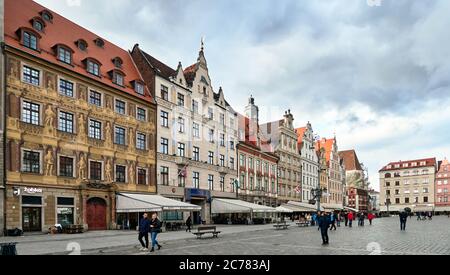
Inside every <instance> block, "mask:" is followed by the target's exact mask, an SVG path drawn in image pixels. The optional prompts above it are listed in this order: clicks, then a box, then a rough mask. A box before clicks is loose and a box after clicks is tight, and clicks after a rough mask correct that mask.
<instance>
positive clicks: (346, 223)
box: [344, 213, 350, 227]
mask: <svg viewBox="0 0 450 275" xmlns="http://www.w3.org/2000/svg"><path fill="white" fill-rule="evenodd" d="M348 215H350V213H344V219H345V227H347V226H348Z"/></svg>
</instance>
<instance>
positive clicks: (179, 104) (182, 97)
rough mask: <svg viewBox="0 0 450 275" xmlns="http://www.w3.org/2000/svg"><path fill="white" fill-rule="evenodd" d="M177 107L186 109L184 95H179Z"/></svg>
mask: <svg viewBox="0 0 450 275" xmlns="http://www.w3.org/2000/svg"><path fill="white" fill-rule="evenodd" d="M177 105H178V106H181V107H184V95H183V94H178V96H177Z"/></svg>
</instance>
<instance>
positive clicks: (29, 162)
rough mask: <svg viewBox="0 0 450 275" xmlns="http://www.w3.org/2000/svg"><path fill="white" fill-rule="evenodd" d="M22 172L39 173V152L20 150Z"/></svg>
mask: <svg viewBox="0 0 450 275" xmlns="http://www.w3.org/2000/svg"><path fill="white" fill-rule="evenodd" d="M22 172H24V173H31V174H40V173H41V152H40V151H34V150H27V149H24V150H22Z"/></svg>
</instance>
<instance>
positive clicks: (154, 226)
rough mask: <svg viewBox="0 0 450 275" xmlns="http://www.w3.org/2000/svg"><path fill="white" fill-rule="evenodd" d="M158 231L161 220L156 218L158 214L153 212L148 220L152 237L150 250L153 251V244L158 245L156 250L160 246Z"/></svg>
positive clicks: (159, 230)
mask: <svg viewBox="0 0 450 275" xmlns="http://www.w3.org/2000/svg"><path fill="white" fill-rule="evenodd" d="M159 233H161V221H160V220H159V219H158V214H157V213H154V214H153V215H152V219H151V221H150V234H151V237H152V250H150V252H155V246H158V250H160V249H161V248H162V246H161V245H159V243H158V240H157V237H158V234H159Z"/></svg>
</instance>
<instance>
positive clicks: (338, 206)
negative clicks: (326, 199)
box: [322, 203, 344, 211]
mask: <svg viewBox="0 0 450 275" xmlns="http://www.w3.org/2000/svg"><path fill="white" fill-rule="evenodd" d="M322 206H323V208H325V210H328V211H334V210H342V209H344V206H343V205H341V204H332V203H324V204H322Z"/></svg>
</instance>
